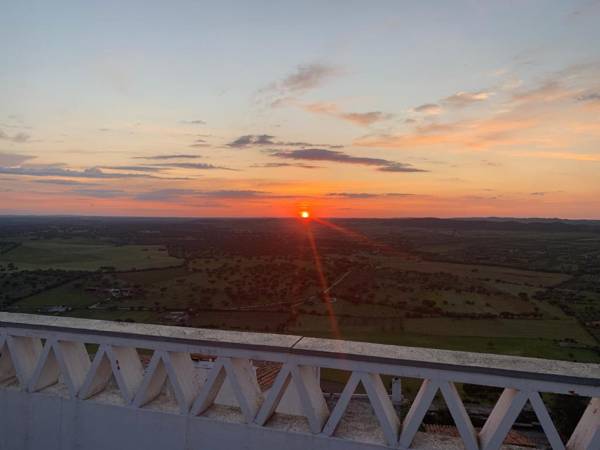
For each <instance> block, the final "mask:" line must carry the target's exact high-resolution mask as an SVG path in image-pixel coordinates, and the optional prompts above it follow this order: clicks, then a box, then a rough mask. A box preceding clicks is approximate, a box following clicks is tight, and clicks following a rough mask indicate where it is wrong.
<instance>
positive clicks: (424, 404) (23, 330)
mask: <svg viewBox="0 0 600 450" xmlns="http://www.w3.org/2000/svg"><path fill="white" fill-rule="evenodd" d="M85 344H92V345H96V346H97V351H96V353H95V356H94V359H93V361H90V356H89V355H88V352H87V350H86V345H85ZM138 348H141V349H147V350H149V351H151V352H152V358H151V359H150V362H149V364H148V366H147V367H145V368H144V365H143V364H142V362H141V360H140V358H139V355H138V352H137V349H138ZM194 353H195V354H203V355H209V356H211V357H214V358H216V359H215V361H214V363H211V364H210V365H207V366H206V368H204V369H198V368H197V367H195V365H194V363H193V362H192V358H191V354H194ZM255 360H260V361H271V362H275V363H283V365H282V368H281V370H280V371H279V373H278V375H277V377H276V379H275V382H274V384H273V386H272V387H271V388H270V389H269V390H268V391H267V392H266V395H263V393H262V392H261V391H260V388H259V386H258V382H257V379H256V374H255V368H254V365H253V361H255ZM509 362H510V363H511V364H508V363H509ZM320 368H332V369H337V370H345V371H347V372H348V373H349V375H350V376H349V381H348V383H347V384H346V386H345V388H344V390H343V392H342V394H341V396H340V398H339V400H338V402H337V403H336V405H335V407H334V408H333V410H332V411H329V408H328V407H327V403H326V402H325V399H324V396H323V393H322V392H321V387H320V384H319V381H318V380H319V378H318V376H316V374H318V373H319V370H320ZM198 370H201V371H202V374H204V373H206V375H202V376H199V372H198ZM382 375H391V376H396V377H403V376H406V377H414V378H420V379H422V380H423V383H422V385H421V388H420V389H419V392H418V393H417V396H416V398H415V399H414V401H413V402H412V404H411V406H410V408H409V411H408V413H407V415H406V417H405V419H404V421H403V423H402V426H401V424H400V419H399V417H398V415H397V414H396V411H395V409H394V407H393V405H392V401H391V398H390V395H389V393H388V391H387V390H386V388H385V386H384V385H383V382H382V379H381V376H382ZM15 377H16V378H17V380H18V386H19V387H20V389H21V392H18V391H15V390H14V388H13V387H11V384H10V380H11V379H14V378H15ZM111 378H114V381H115V384H116V386H117V388H118V395H119V396H120V398H122V401H120V402H119V403H111V404H110V405H108V406H107V405H106V402H107V401H109V402H112V400H107V399H110V398H114V397H111V396H110V395H108V396H104V397H103V396H98V397H97V395H98V394H100V393H102V392H103V391H106V392H109V391H107V387H108V386H109V381H110V379H111ZM58 382H63V383H64V384H65V385H66V386H67V387H68V395H67V394H64V393H63V394H61V393H60V392H65V391H64V389H63V390H62V391H59V390H56V389H55V388H54V385H56V384H57V383H58ZM461 382H466V383H472V384H479V385H487V386H499V387H502V388H504V391H503V393H502V395H501V396H500V398H499V400H498V402H497V404H496V406H495V407H494V409H493V410H492V413H491V414H490V417H489V418H488V420H487V421H486V423H485V425H484V427H483V429H482V430H481V432H480V433H479V434H477V433H476V431H475V429H474V428H473V425H472V423H471V420H470V418H469V416H468V414H467V411H466V409H465V406H464V404H463V402H462V400H461V398H460V394H459V391H458V389H457V388H456V383H461ZM0 383H2V384H0V427H5V426H7V425H5V423H12V422H11V420H13V417H12V416H9V415H8V413H7V412H6V411H9V410H10V411H15V413H14V414H15V415H16V416H19V417H20V419H21V421H22V423H23V424H25V425H15V426H14V427H13V428H2V429H1V430H0V431H2V433H6V432H8V433H9V435H8V436H6V435H3V434H2V433H0V448H1V449H4V448H7V449H13V448H15V449H21V448H23V449H25V448H27V449H31V450H37V448H42V446H44V447H45V446H47V445H50V444H48V442H45V443H43V442H41V441H40V446H38V445H34V444H32V442H34V441H35V439H37V436H38V429H37V428H35V429H32V427H41V429H44V430H45V431H46V432H48V427H50V426H51V424H52V423H55V422H56V421H57V420H58V418H54V416H52V415H51V414H50V413H49V410H48V414H47V416H45V415H44V414H46V413H45V411H47V406H44V405H50V404H53V403H52V402H54V400H53V399H55V398H57V399H58V400H57V401H59V402H61V403H60V408H64V409H65V413H64V414H67V415H66V416H65V415H64V414H63V413H61V414H62V415H61V416H60V421H61V422H60V424H58V422H57V425H56V426H57V427H58V426H60V427H61V429H62V427H66V428H67V429H71V430H73V433H74V435H73V436H71V437H69V441H68V442H63V441H60V442H59V444H60V445H59V446H58V447H56V448H67V449H71V448H78V449H83V450H87V449H88V448H89V449H90V450H92V449H93V450H96V449H104V448H111V447H110V446H108V444H105V445H100V444H98V443H99V442H109V441H110V440H109V439H103V438H100V437H98V436H96V435H95V434H94V433H93V432H92V431H91V429H90V428H89V426H91V425H84V424H83V423H84V422H85V421H86V420H88V419H87V417H88V415H89V417H95V418H96V420H103V421H104V422H105V423H104V427H105V428H106V422H107V421H110V420H109V418H102V419H101V418H100V416H99V414H100V411H105V409H102V408H106V407H110V408H111V409H110V411H111V412H110V414H114V416H115V417H117V416H118V417H122V420H123V424H121V423H118V424H114V428H115V429H118V430H119V433H121V434H123V435H128V433H127V431H125V430H126V428H124V427H126V426H127V424H129V425H128V426H134V424H138V422H136V421H138V420H140V421H141V422H139V425H135V426H142V425H144V426H146V427H152V423H153V421H156V423H159V422H160V423H162V421H169V420H171V418H173V420H174V422H173V424H175V423H176V424H178V425H177V427H183V428H181V430H180V431H179V432H178V433H179V434H184V435H185V436H186V440H185V441H184V442H183V443H182V445H181V446H179V445H168V446H163V447H162V448H165V447H168V448H176V449H179V448H181V449H184V448H191V445H192V444H191V443H196V442H203V443H202V444H201V445H200V444H199V446H197V448H207V449H209V448H210V449H225V448H233V447H234V445H230V446H229V447H227V446H226V445H225V444H224V443H223V442H225V443H227V442H229V444H232V443H233V442H237V445H235V447H239V448H249V449H254V448H263V447H264V448H268V449H270V448H284V447H286V446H288V447H289V446H292V445H296V446H297V448H317V449H318V448H330V449H338V448H340V449H341V448H371V447H372V446H370V445H367V444H364V445H363V444H361V447H355V444H354V443H353V441H352V440H348V438H347V437H344V439H341V437H340V436H337V433H336V430H337V428H338V425H339V424H340V421H341V419H342V417H343V416H344V414H345V412H346V411H347V409H348V407H349V406H350V404H351V400H352V399H353V394H354V392H355V390H356V388H357V387H358V385H359V384H362V385H363V387H364V389H365V392H366V394H367V396H366V397H367V399H368V401H369V403H370V405H371V407H372V410H373V412H374V415H375V417H376V419H377V421H378V422H379V424H380V426H381V429H382V431H383V435H384V438H385V441H384V442H381V444H380V445H381V446H388V447H398V446H400V447H401V448H410V447H411V445H412V443H413V440H414V438H415V436H416V435H417V433H418V430H419V427H420V426H421V424H422V421H423V418H424V416H425V414H426V412H427V410H428V409H429V407H430V405H431V403H432V401H433V399H434V397H435V395H436V393H437V392H438V391H439V392H441V395H442V397H443V399H444V400H445V402H446V404H447V406H448V409H449V411H450V413H451V415H452V417H453V419H454V421H455V424H456V427H457V429H458V431H459V434H460V437H461V441H462V443H463V446H464V448H465V449H466V450H497V449H499V448H500V446H501V445H502V442H503V440H504V438H505V437H506V435H507V433H508V432H509V430H510V429H511V427H512V425H513V423H514V421H515V419H516V418H517V416H518V415H519V413H520V411H521V410H522V408H523V406H524V405H525V403H526V402H527V401H530V403H531V405H532V407H533V409H534V411H535V413H536V414H537V417H538V419H539V421H540V424H541V425H542V427H543V430H544V432H545V434H546V436H547V438H548V441H549V442H550V444H551V445H552V448H553V450H600V366H598V365H590V364H587V365H586V364H570V363H564V362H556V363H554V362H552V363H551V362H548V361H545V360H535V359H527V358H514V359H511V358H510V357H498V356H496V355H476V354H468V353H460V352H444V351H437V350H429V349H411V348H406V347H394V346H379V345H376V344H363V343H352V342H347V341H329V340H318V339H312V338H301V337H298V336H277V335H260V334H256V333H248V334H246V333H232V332H220V331H215V330H196V329H186V328H178V327H160V326H151V325H140V324H124V323H119V324H115V323H110V322H101V321H89V320H82V319H68V318H59V317H40V316H27V315H23V314H9V313H0ZM225 383H227V385H228V389H229V388H230V392H231V397H232V398H235V400H236V401H237V404H238V405H239V407H240V410H241V412H242V417H243V419H242V420H243V421H244V422H245V423H246V424H241V423H240V424H237V425H235V426H236V427H238V428H236V429H235V430H236V431H233V432H231V433H232V434H231V436H230V435H227V434H226V433H225V431H221V430H231V428H230V427H231V426H233V425H232V424H231V423H229V424H227V421H225V420H224V421H219V420H214V418H213V419H211V421H212V422H211V425H210V427H213V428H214V430H213V429H210V430H207V429H206V426H205V424H206V421H205V419H204V418H203V415H204V414H205V412H206V411H207V410H208V409H210V408H211V406H212V405H213V404H214V403H215V400H216V399H217V396H219V393H220V391H221V389H222V388H223V386H224V384H225ZM167 384H168V386H169V388H170V392H171V393H172V394H173V397H174V398H175V401H176V402H177V405H178V413H173V412H172V410H169V411H170V412H167V410H165V409H164V408H163V409H161V408H162V407H161V403H160V401H161V400H159V398H162V397H159V395H160V393H161V392H163V391H164V389H165V388H166V386H167ZM291 385H293V386H294V388H293V389H294V390H295V391H296V393H297V395H298V399H299V402H298V403H299V409H297V410H296V411H299V412H298V414H302V415H303V416H304V417H305V418H306V421H307V422H308V427H309V428H308V430H306V432H303V433H300V432H298V431H294V432H291V431H289V432H288V431H285V430H283V431H281V430H279V431H276V430H275V429H273V428H272V425H271V424H270V421H269V419H270V418H271V416H272V415H273V413H274V412H275V411H276V410H277V408H278V406H279V405H280V402H281V401H282V398H284V395H285V394H286V391H287V389H288V388H291ZM53 389H54V390H53ZM541 392H552V393H570V394H572V395H584V396H587V397H590V398H591V400H590V404H589V406H588V408H587V409H586V411H585V413H584V415H583V417H582V418H581V420H580V422H579V425H578V426H577V428H576V430H575V432H574V433H573V436H572V437H571V438H570V440H569V442H568V444H567V445H566V447H565V446H564V444H563V442H562V441H561V438H560V436H559V434H558V432H557V431H556V428H555V426H554V424H553V422H552V419H551V417H550V415H549V414H548V411H547V409H546V406H545V405H544V403H543V401H542V398H541V396H540V393H541ZM17 394H18V395H17ZM153 401H156V402H155V403H156V405H157V406H156V407H153V408H152V410H150V409H148V408H146V407H145V405H148V403H150V402H153ZM10 402H15V403H14V404H13V403H10ZM101 402H104V403H101ZM155 403H153V405H154V404H155ZM11 405H12V406H11ZM27 405H29V406H27ZM34 405H35V408H34ZM32 408H33V409H32ZM157 408H158V409H157ZM61 411H62V410H61ZM150 411H152V412H150ZM30 414H37V415H38V416H39V417H42V416H44V417H46V421H45V422H43V421H39V420H37V419H35V417H30V416H29V415H30ZM69 414H70V415H69ZM156 414H159V415H158V416H157V415H156ZM198 416H200V417H198ZM111 417H112V416H111ZM176 417H179V418H181V419H175V418H176ZM211 417H214V415H213V416H211ZM84 418H85V419H84ZM89 420H91V419H89ZM62 421H64V423H63V422H62ZM82 421H83V422H82ZM20 423H21V422H20ZM86 423H87V422H86ZM299 423H300V422H299ZM44 427H45V428H44ZM82 427H83V428H82ZM190 427H191V428H190ZM194 427H199V428H198V429H202V430H204V431H203V432H204V433H205V434H204V435H203V436H212V438H210V439H213V438H214V437H215V436H220V439H222V440H223V442H221V441H219V442H215V441H211V440H210V439H209V440H204V441H203V440H202V439H206V438H203V437H198V434H197V432H196V431H195V428H194ZM158 428H160V427H158ZM106 430H107V431H106V432H107V433H111V429H110V427H109V428H106ZM256 430H261V431H260V432H259V433H257V431H256ZM148 433H149V434H150V435H152V436H155V439H156V440H157V442H147V443H146V444H145V448H146V447H147V448H160V447H158V446H157V445H158V441H159V440H160V439H161V435H160V434H158V432H155V430H150V428H148ZM173 433H174V432H173ZM173 433H171V434H170V435H169V436H174V435H173ZM13 434H14V436H13ZM179 434H176V435H179ZM90 435H92V436H96V437H95V438H94V439H91V440H89V439H88V436H90ZM23 436H34V437H35V439H34V438H32V439H29V438H27V439H24V440H22V442H25V443H26V444H23V445H25V446H23V445H21V444H19V445H17V443H18V442H21V438H22V437H23ZM194 436H196V437H197V438H198V439H200V441H197V440H195V439H196V437H194ZM244 436H247V437H248V439H245V438H244ZM250 436H252V438H250ZM310 436H312V437H310ZM234 438H235V439H236V441H232V440H231V439H234ZM61 439H62V437H61ZM261 439H262V441H261ZM273 439H275V441H273ZM278 439H279V441H277V440H278ZM288 439H289V445H287V444H288ZM142 440H143V439H142ZM250 441H251V442H252V443H250ZM111 442H113V441H111ZM127 442H129V441H127ZM127 442H125V441H123V442H122V443H121V444H119V447H120V448H133V447H138V445H137V444H134V443H133V442H130V443H129V444H127ZM273 442H279V444H277V446H274V444H273ZM300 442H301V443H302V444H300ZM309 443H310V444H309ZM13 444H14V445H13ZM42 444H44V445H42ZM114 445H115V444H114V442H113V445H112V447H114ZM194 445H195V444H194ZM311 445H312V447H311ZM194 448H196V447H194Z"/></svg>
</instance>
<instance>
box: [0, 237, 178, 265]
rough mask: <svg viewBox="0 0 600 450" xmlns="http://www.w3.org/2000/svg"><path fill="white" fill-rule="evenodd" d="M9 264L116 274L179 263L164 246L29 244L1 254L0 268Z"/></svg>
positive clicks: (56, 241) (80, 242)
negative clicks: (103, 270)
mask: <svg viewBox="0 0 600 450" xmlns="http://www.w3.org/2000/svg"><path fill="white" fill-rule="evenodd" d="M9 263H12V264H13V265H15V266H16V267H17V269H20V270H36V269H62V270H98V269H100V268H101V267H113V268H115V269H116V270H131V269H138V270H139V269H149V268H155V267H166V266H173V265H178V264H180V263H181V260H179V259H177V258H174V257H172V256H169V255H168V253H167V252H166V250H165V248H164V247H163V246H158V245H115V244H113V243H110V242H102V241H88V240H75V239H72V240H61V239H51V240H28V241H22V242H21V245H19V246H18V247H16V248H14V249H12V250H10V251H8V252H6V253H3V254H0V266H8V264H9Z"/></svg>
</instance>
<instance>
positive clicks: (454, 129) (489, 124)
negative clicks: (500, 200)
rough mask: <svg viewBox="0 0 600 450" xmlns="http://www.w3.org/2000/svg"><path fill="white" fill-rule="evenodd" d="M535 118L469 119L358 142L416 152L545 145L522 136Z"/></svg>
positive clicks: (357, 142) (358, 144)
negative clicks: (422, 150) (440, 146)
mask: <svg viewBox="0 0 600 450" xmlns="http://www.w3.org/2000/svg"><path fill="white" fill-rule="evenodd" d="M537 125H538V121H537V120H536V119H534V118H527V117H517V116H511V115H504V116H498V117H492V118H488V119H465V120H461V121H456V122H448V123H432V124H426V125H421V126H417V127H415V128H414V129H413V130H412V131H410V132H407V133H398V134H382V135H377V136H367V137H363V138H360V139H358V140H356V141H355V142H354V144H355V145H357V146H361V147H384V148H397V149H414V148H419V147H431V146H438V145H445V146H455V147H458V148H473V149H483V148H487V147H493V146H498V145H511V144H523V145H525V144H530V145H533V144H542V143H545V142H546V141H545V140H543V139H542V140H539V139H538V138H536V137H535V136H527V137H526V136H522V135H520V133H521V132H524V131H526V130H529V129H531V128H534V127H535V126H537Z"/></svg>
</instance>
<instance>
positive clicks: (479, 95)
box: [441, 91, 492, 108]
mask: <svg viewBox="0 0 600 450" xmlns="http://www.w3.org/2000/svg"><path fill="white" fill-rule="evenodd" d="M491 95H492V92H490V91H478V92H457V93H456V94H454V95H451V96H449V97H446V98H445V99H443V100H442V101H441V102H442V103H443V104H444V105H447V106H450V107H454V108H464V107H466V106H469V105H472V104H474V103H480V102H483V101H485V100H487V99H489V98H490V96H491Z"/></svg>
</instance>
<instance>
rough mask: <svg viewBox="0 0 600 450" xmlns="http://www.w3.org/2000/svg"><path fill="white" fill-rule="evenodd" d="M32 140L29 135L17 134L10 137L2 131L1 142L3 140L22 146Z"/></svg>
mask: <svg viewBox="0 0 600 450" xmlns="http://www.w3.org/2000/svg"><path fill="white" fill-rule="evenodd" d="M30 138H31V136H30V135H29V134H28V133H24V132H19V133H16V134H12V135H9V134H7V133H5V132H4V131H2V130H0V140H3V141H10V142H15V143H18V144H22V143H24V142H27V141H29V139H30Z"/></svg>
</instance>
